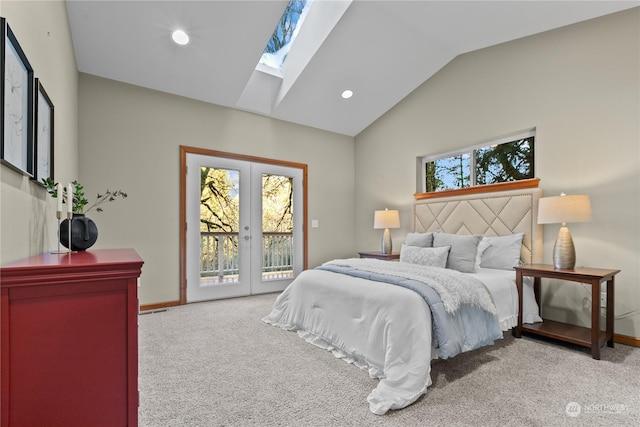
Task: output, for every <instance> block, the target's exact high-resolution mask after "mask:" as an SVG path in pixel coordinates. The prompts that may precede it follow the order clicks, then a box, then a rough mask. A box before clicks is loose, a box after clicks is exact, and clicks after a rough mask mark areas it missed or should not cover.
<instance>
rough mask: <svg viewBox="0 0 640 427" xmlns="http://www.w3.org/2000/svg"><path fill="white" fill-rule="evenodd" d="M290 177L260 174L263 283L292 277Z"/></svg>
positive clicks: (291, 188) (291, 189)
mask: <svg viewBox="0 0 640 427" xmlns="http://www.w3.org/2000/svg"><path fill="white" fill-rule="evenodd" d="M292 263H293V177H289V176H282V175H271V174H262V280H275V279H282V278H289V277H293V264H292Z"/></svg>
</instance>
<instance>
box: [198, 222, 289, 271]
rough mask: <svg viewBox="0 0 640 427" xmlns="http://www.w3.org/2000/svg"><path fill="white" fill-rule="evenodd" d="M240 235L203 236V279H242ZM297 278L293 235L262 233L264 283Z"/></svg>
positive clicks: (213, 234) (215, 233)
mask: <svg viewBox="0 0 640 427" xmlns="http://www.w3.org/2000/svg"><path fill="white" fill-rule="evenodd" d="M238 239H239V236H238V233H225V232H206V231H203V232H201V233H200V277H201V278H211V279H212V281H213V282H233V281H237V279H238V273H239V269H238ZM283 277H293V234H292V233H266V232H264V233H262V279H263V280H269V279H276V278H278V279H279V278H283Z"/></svg>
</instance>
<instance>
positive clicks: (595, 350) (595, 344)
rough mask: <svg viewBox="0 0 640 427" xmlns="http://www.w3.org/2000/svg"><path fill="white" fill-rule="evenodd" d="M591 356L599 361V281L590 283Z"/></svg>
mask: <svg viewBox="0 0 640 427" xmlns="http://www.w3.org/2000/svg"><path fill="white" fill-rule="evenodd" d="M591 356H592V357H593V358H594V359H597V360H600V281H599V280H594V281H593V282H592V283H591Z"/></svg>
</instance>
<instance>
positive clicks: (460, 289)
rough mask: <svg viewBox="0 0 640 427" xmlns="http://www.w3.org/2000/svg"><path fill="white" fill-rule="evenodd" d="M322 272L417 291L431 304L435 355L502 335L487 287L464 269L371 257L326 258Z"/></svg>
mask: <svg viewBox="0 0 640 427" xmlns="http://www.w3.org/2000/svg"><path fill="white" fill-rule="evenodd" d="M316 268H317V269H320V270H327V271H332V272H335V273H341V274H346V275H350V276H355V277H361V278H365V279H369V280H374V281H377V282H385V283H390V284H393V285H396V286H401V287H404V288H407V289H410V290H412V291H414V292H416V293H418V294H419V295H420V296H421V297H422V298H424V300H425V301H426V302H427V304H428V305H429V308H430V309H431V316H432V317H431V318H432V321H433V322H432V323H433V337H434V346H435V347H436V348H438V349H439V351H440V354H439V357H440V358H442V359H447V358H449V357H453V356H455V355H457V354H459V353H463V352H466V351H471V350H475V349H477V348H480V347H483V346H485V345H491V344H493V342H494V341H495V340H497V339H501V338H502V330H501V329H500V322H499V321H498V317H497V316H496V314H495V306H494V305H493V302H492V299H491V295H490V294H489V291H488V290H487V288H486V287H485V285H484V284H483V283H482V282H481V281H479V280H477V279H475V278H473V277H470V276H468V275H465V274H464V273H460V272H458V271H455V270H449V269H444V268H437V267H424V266H419V265H415V264H408V263H398V262H388V261H381V260H375V259H360V258H351V259H342V260H334V261H329V262H327V263H325V264H323V265H321V266H319V267H316Z"/></svg>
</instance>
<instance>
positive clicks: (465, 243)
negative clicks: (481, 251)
mask: <svg viewBox="0 0 640 427" xmlns="http://www.w3.org/2000/svg"><path fill="white" fill-rule="evenodd" d="M481 240H482V236H474V235H469V234H465V235H462V234H449V233H433V246H434V247H442V246H451V250H450V251H449V257H448V258H447V268H450V269H452V270H458V271H460V272H462V273H475V272H476V256H477V254H478V245H479V244H480V241H481Z"/></svg>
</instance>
